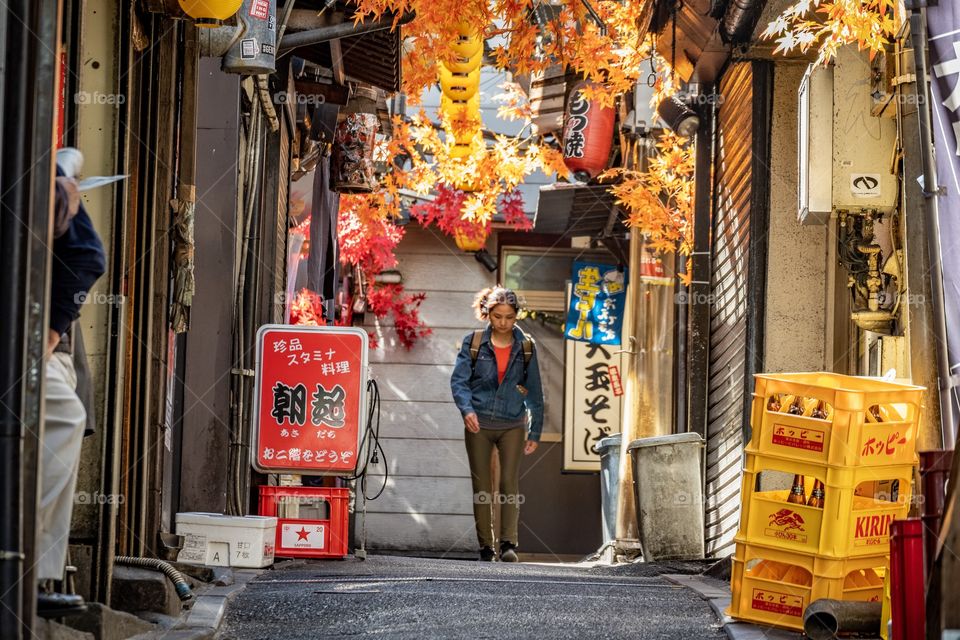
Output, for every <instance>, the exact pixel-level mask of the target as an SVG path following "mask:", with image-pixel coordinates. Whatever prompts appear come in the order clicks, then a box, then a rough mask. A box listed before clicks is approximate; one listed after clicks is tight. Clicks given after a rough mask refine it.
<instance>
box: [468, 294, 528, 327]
mask: <svg viewBox="0 0 960 640" xmlns="http://www.w3.org/2000/svg"><path fill="white" fill-rule="evenodd" d="M498 304H505V305H508V306H511V307H513V310H514V311H520V301H519V300H518V299H517V294H516V293H514V292H513V291H512V290H510V289H505V288H504V287H501V286H500V285H497V286H495V287H487V288H486V289H484V290H483V291H480V292H479V293H477V297H476V298H475V299H474V300H473V309H474V311H475V312H476V314H477V319H478V320H486V319H487V318H488V317H489V316H490V311H491V310H493V308H494V307H495V306H497V305H498Z"/></svg>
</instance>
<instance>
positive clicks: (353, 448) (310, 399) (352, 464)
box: [251, 325, 368, 475]
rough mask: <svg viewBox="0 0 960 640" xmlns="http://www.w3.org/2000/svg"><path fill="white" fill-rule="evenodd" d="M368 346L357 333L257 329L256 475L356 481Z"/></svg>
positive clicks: (283, 327) (350, 329) (287, 327)
mask: <svg viewBox="0 0 960 640" xmlns="http://www.w3.org/2000/svg"><path fill="white" fill-rule="evenodd" d="M367 340H368V338H367V333H366V332H365V331H363V330H362V329H359V328H353V327H303V326H291V325H265V326H263V327H260V330H259V331H258V332H257V361H256V378H255V380H256V382H255V391H254V394H255V396H254V397H255V409H254V411H255V415H256V420H255V424H254V437H253V443H254V446H253V449H252V456H251V457H252V462H253V467H254V468H255V469H256V470H257V471H260V472H263V473H281V472H282V473H305V474H310V475H352V474H353V472H354V469H355V468H356V465H357V456H358V453H359V448H360V438H361V436H362V434H363V429H364V426H365V425H364V420H365V417H366V416H365V414H366V411H365V409H366V395H367V394H366V383H367Z"/></svg>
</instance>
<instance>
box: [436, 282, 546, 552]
mask: <svg viewBox="0 0 960 640" xmlns="http://www.w3.org/2000/svg"><path fill="white" fill-rule="evenodd" d="M473 308H474V310H475V312H476V315H477V318H479V319H480V320H482V321H486V322H488V325H487V327H486V328H485V329H482V330H478V331H473V332H470V333H468V334H467V335H466V336H465V337H464V339H463V344H462V345H461V347H460V352H459V354H458V355H457V363H456V366H455V367H454V369H453V375H452V376H451V377H450V387H451V389H452V391H453V399H454V402H456V404H457V408H459V409H460V413H461V415H462V416H463V424H464V427H465V429H466V432H465V433H464V441H465V443H466V447H467V458H468V459H469V461H470V475H471V477H472V480H473V517H474V520H475V521H476V525H477V540H478V542H479V543H480V559H481V560H484V561H487V562H489V561H492V560H493V559H494V549H495V548H496V540H495V537H494V532H493V501H494V497H493V496H494V489H493V480H492V478H491V475H490V462H491V457H492V455H493V448H494V446H496V448H497V452H498V453H499V457H500V486H499V496H498V502H499V503H500V504H501V512H500V560H501V561H503V562H516V561H517V553H516V549H517V544H518V541H519V539H518V536H517V523H518V521H519V519H520V504H519V503H520V502H522V499H521V497H520V495H519V484H520V459H521V457H522V456H523V455H530V454H531V453H533V452H534V451H536V449H537V445H538V442H539V440H540V431H541V429H542V428H543V389H542V387H541V385H540V370H539V368H538V367H537V354H536V349H535V348H534V344H533V341H532V340H531V339H530V338H528V337H527V336H526V335H525V334H524V333H523V332H522V331H520V329H518V328H517V327H516V326H514V325H515V324H516V322H517V312H518V311H519V309H520V305H519V303H518V301H517V295H516V294H515V293H514V292H513V291H511V290H509V289H504V288H503V287H499V286H498V287H493V288H488V289H484V290H483V291H481V292H480V293H478V294H477V297H476V300H474V303H473Z"/></svg>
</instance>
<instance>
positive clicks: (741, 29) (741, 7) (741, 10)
mask: <svg viewBox="0 0 960 640" xmlns="http://www.w3.org/2000/svg"><path fill="white" fill-rule="evenodd" d="M763 5H764V2H762V1H761V0H732V2H731V3H730V4H729V5H728V6H727V10H726V12H725V13H724V15H723V20H722V21H721V23H720V35H721V36H722V37H723V40H724V41H725V42H744V41H749V40H750V35H751V34H752V33H753V28H754V26H755V25H756V23H757V18H759V17H760V12H761V11H762V10H763Z"/></svg>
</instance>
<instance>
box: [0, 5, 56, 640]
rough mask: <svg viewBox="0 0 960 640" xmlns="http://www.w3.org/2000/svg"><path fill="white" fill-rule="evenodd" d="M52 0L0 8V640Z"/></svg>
mask: <svg viewBox="0 0 960 640" xmlns="http://www.w3.org/2000/svg"><path fill="white" fill-rule="evenodd" d="M59 15H60V13H59V3H58V1H57V0H43V1H42V2H36V1H34V2H27V1H24V0H19V1H11V2H8V3H6V4H5V5H4V6H3V7H2V8H0V42H2V43H3V45H2V50H0V57H2V61H0V273H3V275H4V277H3V278H2V279H0V296H2V298H0V299H2V300H3V305H2V310H0V637H2V638H4V639H6V638H11V639H19V638H21V637H23V635H24V632H26V633H30V630H31V627H32V621H33V605H34V601H33V599H34V596H35V593H36V585H35V583H34V579H33V575H34V573H33V570H32V557H33V547H34V532H35V524H36V513H37V486H36V484H37V456H38V450H39V437H40V429H41V424H42V423H41V418H42V410H41V407H42V400H41V398H42V382H43V375H42V367H43V352H44V348H45V344H46V336H47V329H46V327H47V321H46V319H47V312H46V307H47V305H46V300H47V297H48V296H47V289H48V283H47V278H48V272H49V261H50V252H49V247H50V215H51V208H50V197H51V181H52V180H53V157H52V152H53V149H52V140H53V136H52V133H53V110H54V99H55V95H56V91H55V87H56V84H55V70H56V56H55V54H54V52H55V51H56V33H57V25H58V20H59Z"/></svg>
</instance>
